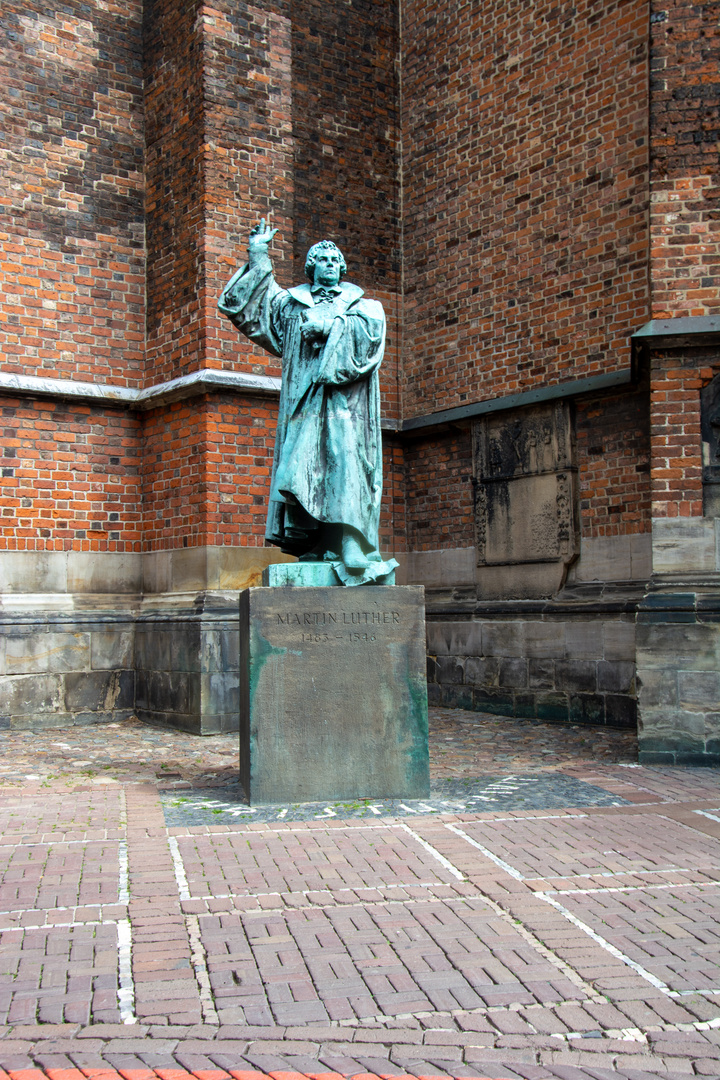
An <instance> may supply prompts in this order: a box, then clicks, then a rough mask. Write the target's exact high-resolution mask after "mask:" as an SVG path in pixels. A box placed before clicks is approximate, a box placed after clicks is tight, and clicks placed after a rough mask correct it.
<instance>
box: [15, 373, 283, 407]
mask: <svg viewBox="0 0 720 1080" xmlns="http://www.w3.org/2000/svg"><path fill="white" fill-rule="evenodd" d="M222 392H225V393H227V392H230V393H236V394H237V393H240V394H269V395H270V396H272V397H276V396H278V395H279V394H280V379H279V378H276V377H275V376H270V375H251V374H249V373H248V372H242V371H218V370H216V369H214V368H202V369H201V370H200V371H194V372H192V374H190V375H183V376H182V377H181V378H179V379H170V380H169V381H168V382H164V383H158V385H157V386H149V387H147V388H146V389H143V390H137V389H135V388H133V387H130V386H114V385H112V384H111V383H89V382H80V381H79V380H75V379H50V378H42V377H40V376H37V375H13V374H8V373H7V372H0V394H20V395H21V396H23V397H50V398H57V399H59V400H61V401H92V402H96V403H97V404H98V405H111V406H116V407H117V406H120V407H125V408H131V409H139V410H147V409H156V408H158V407H159V406H161V405H167V404H169V403H170V402H173V401H182V400H183V399H184V398H189V397H198V396H199V395H201V394H208V393H222Z"/></svg>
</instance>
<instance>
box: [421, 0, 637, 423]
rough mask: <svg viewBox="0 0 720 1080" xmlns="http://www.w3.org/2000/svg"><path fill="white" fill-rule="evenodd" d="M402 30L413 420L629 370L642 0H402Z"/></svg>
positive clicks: (634, 311) (634, 307)
mask: <svg viewBox="0 0 720 1080" xmlns="http://www.w3.org/2000/svg"><path fill="white" fill-rule="evenodd" d="M402 40H403V178H404V185H403V207H404V214H403V224H404V274H405V278H404V280H405V289H404V298H405V302H404V318H405V328H404V342H405V351H404V369H403V375H404V410H405V416H406V418H409V417H413V416H417V415H420V414H423V413H425V412H429V411H436V410H441V409H446V408H450V407H454V406H462V405H464V404H467V403H470V402H477V401H483V400H487V399H492V398H494V397H499V396H502V395H508V394H513V393H517V392H521V391H525V390H529V389H532V388H533V387H535V386H548V385H552V384H554V383H558V382H562V381H567V380H569V379H576V378H582V377H586V376H591V375H593V374H598V373H608V372H611V371H617V370H619V369H622V368H625V367H628V366H629V364H630V342H629V338H630V335H631V334H632V333H633V331H634V330H635V329H637V327H639V326H640V325H642V323H643V322H645V321H646V319H647V312H648V301H649V297H648V278H647V274H648V262H647V260H648V232H647V207H648V190H647V168H648V139H647V135H648V132H647V6H646V4H645V3H644V2H642V0H633V2H632V3H622V4H621V3H616V2H608V3H603V4H602V5H598V4H596V3H591V2H588V0H586V2H581V3H577V4H573V5H569V4H566V5H563V4H557V3H555V2H554V0H553V2H550V0H546V2H542V3H539V4H533V5H531V6H528V5H527V4H523V3H520V2H513V3H509V4H508V3H489V4H484V5H482V8H478V7H473V6H472V5H466V6H464V7H460V8H458V7H457V5H454V4H440V5H438V4H436V3H434V2H433V3H427V2H426V0H413V2H411V3H410V4H406V5H403V28H402ZM429 402H431V403H432V405H431V408H428V403H429Z"/></svg>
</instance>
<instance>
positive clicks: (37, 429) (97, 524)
mask: <svg viewBox="0 0 720 1080" xmlns="http://www.w3.org/2000/svg"><path fill="white" fill-rule="evenodd" d="M0 412H1V414H2V442H1V444H0V462H1V465H2V493H1V494H0V505H1V506H2V511H1V516H0V521H1V522H2V525H1V526H0V549H3V550H8V551H69V550H74V551H140V541H141V498H140V477H139V458H140V452H139V438H138V436H139V431H138V428H139V423H138V419H137V417H136V416H133V415H129V414H127V413H125V412H124V411H122V410H120V409H117V410H114V409H113V410H108V411H104V410H102V409H97V408H94V407H91V406H84V405H76V404H72V405H69V404H65V403H64V402H55V401H27V400H24V401H23V400H19V399H13V398H9V397H8V398H5V399H3V400H2V401H0Z"/></svg>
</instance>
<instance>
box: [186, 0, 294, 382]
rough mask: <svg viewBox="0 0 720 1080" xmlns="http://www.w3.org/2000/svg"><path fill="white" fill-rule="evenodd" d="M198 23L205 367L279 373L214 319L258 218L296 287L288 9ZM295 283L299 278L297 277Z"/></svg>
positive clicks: (285, 280) (232, 9)
mask: <svg viewBox="0 0 720 1080" xmlns="http://www.w3.org/2000/svg"><path fill="white" fill-rule="evenodd" d="M205 10H206V15H205V19H204V24H203V35H204V43H205V52H204V62H205V69H204V92H205V113H204V125H205V129H204V136H203V156H202V168H203V183H204V192H203V198H204V207H203V212H204V215H205V226H204V228H205V233H204V237H203V244H204V249H203V250H204V259H205V262H204V265H203V268H202V277H201V280H200V283H199V284H200V286H201V287H202V295H201V299H200V306H201V311H202V336H203V341H202V350H203V356H204V363H205V364H206V366H208V367H214V368H223V369H225V370H241V371H251V372H254V373H255V374H270V375H278V374H279V372H280V366H279V362H278V360H277V359H276V358H275V357H273V356H271V355H270V354H269V353H266V352H264V351H263V350H262V349H260V348H258V347H256V346H253V345H251V344H250V343H249V342H247V341H245V340H244V339H243V338H242V337H241V336H240V335H239V334H238V332H237V331H236V330H235V329H234V327H232V326H231V324H230V323H229V322H228V321H227V319H225V318H224V317H221V316H220V315H219V313H218V311H217V299H218V296H219V295H220V291H221V289H222V288H223V286H224V285H225V284H226V282H227V280H228V278H229V277H230V276H231V275H232V274H233V273H234V271H235V270H236V269H237V268H238V267H239V266H241V265H242V264H243V263H244V262H245V261H246V259H247V236H248V233H249V231H250V229H251V228H253V226H254V225H255V224H257V222H258V221H259V220H260V218H261V217H265V218H266V219H270V220H271V223H272V225H273V227H275V228H278V229H279V230H280V231H279V233H278V235H277V236H276V237H275V240H274V241H273V245H272V255H273V261H274V263H275V271H276V274H277V277H278V280H279V281H280V282H281V284H283V285H293V284H296V283H297V281H300V280H302V266H300V267H299V268H298V267H294V266H293V198H294V195H293V183H294V180H293V155H294V141H293V133H292V112H291V103H292V92H293V89H292V70H291V33H290V22H289V15H288V8H287V4H286V3H283V2H282V0H278V2H277V3H272V4H267V3H263V4H261V5H257V6H255V5H249V4H237V3H234V2H231V0H225V2H223V3H219V4H215V5H213V7H212V9H210V8H207V9H205ZM298 275H299V276H298Z"/></svg>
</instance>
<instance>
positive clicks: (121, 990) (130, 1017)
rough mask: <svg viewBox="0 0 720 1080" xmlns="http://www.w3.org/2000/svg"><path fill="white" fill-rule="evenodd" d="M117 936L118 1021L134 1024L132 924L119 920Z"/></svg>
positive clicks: (128, 921) (135, 1021)
mask: <svg viewBox="0 0 720 1080" xmlns="http://www.w3.org/2000/svg"><path fill="white" fill-rule="evenodd" d="M117 936H118V989H117V999H118V1007H119V1009H120V1020H121V1022H122V1023H123V1024H136V1023H137V1016H136V1015H135V982H134V979H133V972H132V924H131V923H130V920H129V919H119V920H118V923H117Z"/></svg>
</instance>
